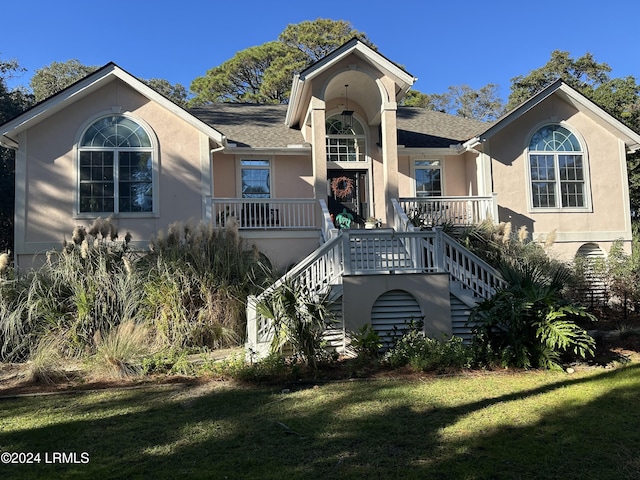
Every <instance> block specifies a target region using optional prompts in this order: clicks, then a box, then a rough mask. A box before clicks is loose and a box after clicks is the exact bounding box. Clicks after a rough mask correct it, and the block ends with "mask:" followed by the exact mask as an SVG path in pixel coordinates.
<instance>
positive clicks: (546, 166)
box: [529, 125, 587, 208]
mask: <svg viewBox="0 0 640 480" xmlns="http://www.w3.org/2000/svg"><path fill="white" fill-rule="evenodd" d="M529 152H530V153H529V173H530V180H531V200H532V205H533V207H534V208H559V207H560V208H582V207H585V206H586V204H587V201H586V195H585V189H586V185H585V177H586V175H585V168H584V159H583V155H582V154H581V153H568V154H567V153H565V152H582V147H581V145H580V142H578V139H577V138H576V136H575V135H574V134H573V133H571V132H570V131H569V130H567V129H566V128H564V127H561V126H559V125H548V126H545V127H542V128H541V129H539V130H538V131H537V132H536V133H535V134H534V135H533V136H532V138H531V142H530V144H529ZM537 152H545V153H544V154H542V153H537Z"/></svg>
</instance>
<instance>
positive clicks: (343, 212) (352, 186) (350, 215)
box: [327, 170, 369, 228]
mask: <svg viewBox="0 0 640 480" xmlns="http://www.w3.org/2000/svg"><path fill="white" fill-rule="evenodd" d="M327 181H328V182H329V202H328V203H329V213H331V215H332V216H333V218H334V222H335V224H336V226H337V227H338V228H360V227H362V226H363V225H364V219H365V218H367V216H368V213H369V203H368V200H367V199H368V191H367V171H366V170H329V171H328V172H327Z"/></svg>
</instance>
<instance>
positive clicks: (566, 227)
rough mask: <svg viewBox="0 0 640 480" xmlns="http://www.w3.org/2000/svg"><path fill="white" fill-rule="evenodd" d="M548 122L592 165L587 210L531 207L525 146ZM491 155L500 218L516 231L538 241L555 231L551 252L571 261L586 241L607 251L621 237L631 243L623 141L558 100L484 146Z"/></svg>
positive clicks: (533, 111)
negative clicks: (568, 135) (569, 136)
mask: <svg viewBox="0 0 640 480" xmlns="http://www.w3.org/2000/svg"><path fill="white" fill-rule="evenodd" d="M545 123H561V124H562V125H564V126H566V127H567V128H569V129H570V130H571V131H573V132H574V133H575V134H576V135H577V136H578V138H579V139H580V140H581V141H582V143H583V144H584V147H585V150H586V158H587V162H588V166H589V175H588V182H589V184H590V189H589V190H588V193H589V195H590V208H589V209H587V210H585V211H579V212H570V211H567V210H564V211H553V212H551V211H547V212H544V211H541V210H534V209H532V208H531V206H530V196H531V189H530V185H529V180H528V159H527V153H526V147H527V146H528V143H529V139H530V136H531V135H532V134H533V132H534V131H535V130H537V128H539V127H540V126H542V125H543V124H545ZM483 149H484V151H485V152H486V153H488V154H489V155H490V156H491V157H492V170H493V185H494V191H495V192H497V193H498V203H499V206H500V220H501V221H511V222H512V223H513V224H514V227H518V226H521V225H526V226H527V228H528V229H529V231H530V232H531V234H532V235H533V238H534V239H538V238H540V237H541V238H547V236H548V235H550V234H551V232H554V231H555V238H556V244H555V245H554V247H553V248H552V251H553V252H554V253H556V254H558V255H560V256H563V257H567V258H569V257H573V256H574V255H575V252H576V251H577V249H578V248H579V247H580V246H581V245H582V244H584V243H587V242H595V243H598V244H599V245H600V246H601V248H602V249H603V250H605V251H608V249H609V247H610V244H611V242H612V241H613V240H615V239H617V238H624V239H625V240H630V238H631V231H630V218H629V210H628V207H627V205H628V198H626V192H627V176H626V159H625V154H624V148H623V145H622V144H621V142H620V141H619V140H618V139H617V138H616V137H615V136H613V135H612V134H611V133H609V132H608V131H607V130H605V129H604V128H603V127H602V126H601V125H599V124H598V123H596V122H595V121H594V120H592V119H590V118H589V117H588V116H587V115H585V114H583V113H581V112H579V111H578V110H576V109H575V108H574V107H572V106H571V105H569V104H567V103H566V102H564V101H563V100H561V99H560V98H558V97H556V96H551V97H550V98H548V99H547V100H546V101H545V102H543V103H542V104H541V105H539V106H537V107H536V108H535V109H533V110H532V111H530V112H529V113H528V114H527V115H526V116H525V117H524V118H520V119H518V120H516V121H514V122H513V123H511V124H510V125H508V126H507V127H506V128H504V129H503V130H502V131H500V132H498V133H497V134H496V135H495V136H494V137H492V138H491V139H490V140H488V141H487V142H485V144H483Z"/></svg>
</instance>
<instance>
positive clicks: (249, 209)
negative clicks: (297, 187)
mask: <svg viewBox="0 0 640 480" xmlns="http://www.w3.org/2000/svg"><path fill="white" fill-rule="evenodd" d="M207 204H208V205H207V212H208V215H209V218H210V220H211V221H212V222H213V224H214V226H216V227H224V226H225V225H226V224H227V223H228V222H229V221H230V220H231V219H232V218H234V219H235V220H236V221H237V222H238V226H239V227H240V228H258V229H265V230H275V229H308V228H318V223H317V218H318V215H319V213H318V212H319V210H320V208H321V207H320V206H319V204H318V201H317V200H316V199H314V198H309V199H307V198H211V197H208V198H207Z"/></svg>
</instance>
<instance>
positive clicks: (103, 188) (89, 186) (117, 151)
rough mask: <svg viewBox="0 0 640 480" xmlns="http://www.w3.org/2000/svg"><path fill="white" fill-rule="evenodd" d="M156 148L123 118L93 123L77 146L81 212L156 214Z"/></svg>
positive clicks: (145, 136) (142, 132) (116, 117)
mask: <svg viewBox="0 0 640 480" xmlns="http://www.w3.org/2000/svg"><path fill="white" fill-rule="evenodd" d="M153 157H154V147H153V145H152V142H151V138H150V136H149V134H148V133H147V132H146V131H145V129H144V128H143V127H142V126H141V125H139V124H138V123H136V122H135V121H133V120H131V119H130V118H128V117H125V116H122V115H110V116H107V117H103V118H101V119H99V120H97V121H96V122H94V123H93V124H92V125H91V126H89V128H87V130H86V131H85V132H84V134H83V135H82V138H81V140H80V144H79V146H78V183H79V185H78V189H79V195H78V211H79V213H81V214H82V213H144V212H153V209H154V205H153V177H154V175H153V161H154V158H153Z"/></svg>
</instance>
